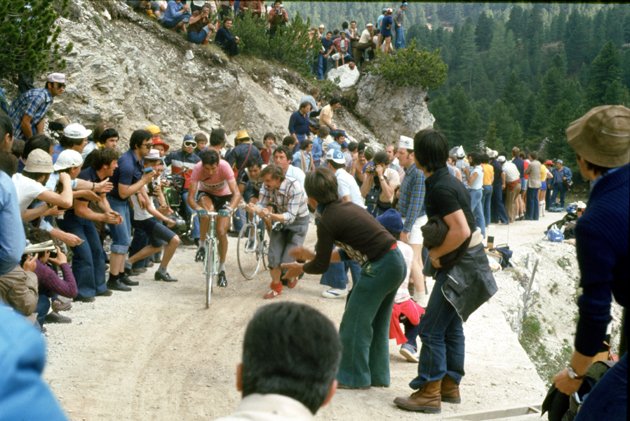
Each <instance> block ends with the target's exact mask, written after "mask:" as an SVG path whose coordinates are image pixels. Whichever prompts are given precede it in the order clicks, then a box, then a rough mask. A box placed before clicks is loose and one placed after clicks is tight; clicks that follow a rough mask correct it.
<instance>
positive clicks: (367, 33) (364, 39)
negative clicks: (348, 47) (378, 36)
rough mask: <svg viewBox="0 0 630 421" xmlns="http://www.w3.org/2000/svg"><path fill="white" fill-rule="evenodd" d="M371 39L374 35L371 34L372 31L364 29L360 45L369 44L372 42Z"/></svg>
mask: <svg viewBox="0 0 630 421" xmlns="http://www.w3.org/2000/svg"><path fill="white" fill-rule="evenodd" d="M371 38H372V34H370V31H368V30H367V29H364V30H363V32H362V33H361V38H360V39H359V43H361V44H367V43H368V42H370V39H371Z"/></svg>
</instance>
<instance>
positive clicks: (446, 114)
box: [429, 94, 453, 139]
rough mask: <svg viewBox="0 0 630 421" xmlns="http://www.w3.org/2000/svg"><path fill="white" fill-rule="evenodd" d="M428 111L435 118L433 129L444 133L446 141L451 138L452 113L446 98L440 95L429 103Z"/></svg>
mask: <svg viewBox="0 0 630 421" xmlns="http://www.w3.org/2000/svg"><path fill="white" fill-rule="evenodd" d="M429 111H430V112H431V114H433V117H435V124H434V125H433V127H435V128H436V129H437V130H440V131H441V132H442V133H444V136H446V138H447V139H450V138H451V133H452V132H451V125H452V121H453V111H452V109H451V105H450V104H449V102H448V101H447V100H446V97H445V96H444V95H442V94H440V95H439V96H438V97H437V98H436V99H435V101H431V102H430V103H429Z"/></svg>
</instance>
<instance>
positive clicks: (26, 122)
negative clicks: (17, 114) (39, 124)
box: [20, 114, 43, 139]
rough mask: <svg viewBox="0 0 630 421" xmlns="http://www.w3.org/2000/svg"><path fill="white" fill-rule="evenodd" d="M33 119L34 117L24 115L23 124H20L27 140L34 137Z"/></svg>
mask: <svg viewBox="0 0 630 421" xmlns="http://www.w3.org/2000/svg"><path fill="white" fill-rule="evenodd" d="M32 119H33V117H31V116H30V115H28V114H24V117H22V122H21V123H20V126H22V132H23V133H24V138H25V139H28V138H29V137H31V136H33V131H32V130H31V120H32ZM42 121H43V120H42Z"/></svg>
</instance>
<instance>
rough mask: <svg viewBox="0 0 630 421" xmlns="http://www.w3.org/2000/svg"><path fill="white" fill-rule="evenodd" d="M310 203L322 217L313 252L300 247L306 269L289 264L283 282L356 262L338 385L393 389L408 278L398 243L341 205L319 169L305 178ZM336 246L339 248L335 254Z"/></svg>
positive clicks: (330, 179) (352, 207)
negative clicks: (394, 337)
mask: <svg viewBox="0 0 630 421" xmlns="http://www.w3.org/2000/svg"><path fill="white" fill-rule="evenodd" d="M305 188H306V192H307V194H308V202H309V204H310V205H311V206H312V207H313V208H316V209H317V211H318V213H319V214H320V215H321V216H322V217H321V219H320V220H319V223H318V224H317V246H316V249H315V251H312V250H308V249H306V248H304V247H302V246H297V247H296V248H295V249H293V250H291V252H290V254H291V255H292V256H293V257H294V258H295V259H296V260H298V261H299V260H302V261H308V262H307V263H298V262H294V263H285V264H283V265H282V267H283V268H286V269H287V273H286V275H285V276H284V278H285V279H291V278H296V277H298V276H300V275H301V274H302V273H310V274H322V273H324V272H326V271H327V270H328V268H329V266H330V263H331V262H340V261H345V260H350V259H352V260H356V261H357V262H359V264H360V265H361V267H362V270H361V277H360V278H359V280H358V282H357V283H356V285H354V286H353V288H352V292H351V293H350V294H349V298H348V301H347V304H346V310H345V312H344V314H343V318H342V320H341V326H340V328H339V336H340V337H341V343H342V345H343V353H342V356H341V364H340V367H339V374H337V381H338V382H339V387H340V388H343V389H369V388H370V387H371V386H385V387H387V386H389V384H390V375H389V324H390V319H391V314H392V307H393V305H394V297H395V296H396V291H398V287H399V286H400V284H402V282H403V280H404V279H405V275H406V274H407V265H406V264H405V259H404V257H403V255H402V253H401V252H400V250H399V249H398V247H397V245H396V240H395V239H394V237H392V235H391V234H390V233H389V232H387V230H386V229H385V228H384V227H383V226H382V225H381V224H379V223H378V222H377V221H376V219H374V217H372V215H370V214H369V213H368V212H367V211H366V210H365V209H363V208H361V207H360V206H358V205H356V204H354V203H352V202H347V201H344V200H341V199H340V198H339V194H338V186H337V178H336V177H335V174H334V173H333V172H332V171H331V170H329V169H328V168H323V167H319V168H316V169H315V170H314V171H311V172H310V173H308V174H307V175H306V181H305ZM333 245H336V246H337V247H338V248H337V249H336V250H334V251H333Z"/></svg>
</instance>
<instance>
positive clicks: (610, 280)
mask: <svg viewBox="0 0 630 421" xmlns="http://www.w3.org/2000/svg"><path fill="white" fill-rule="evenodd" d="M567 140H568V142H569V146H571V147H572V148H573V150H574V151H575V155H576V160H577V164H578V167H579V168H580V173H581V174H582V177H583V178H584V179H585V180H590V181H592V182H593V184H592V185H591V192H590V195H589V198H588V207H587V208H586V211H585V212H584V214H583V215H582V216H581V217H580V218H579V219H578V221H577V225H576V227H575V240H576V250H577V259H578V264H579V266H580V287H582V291H583V292H582V295H580V297H579V298H578V302H577V304H578V308H579V316H580V317H579V319H578V322H577V332H576V335H575V351H574V352H573V357H572V358H571V364H570V365H569V367H568V368H566V369H564V370H562V371H561V372H559V373H558V374H556V375H555V376H554V378H553V381H554V383H555V385H556V387H557V388H558V390H560V391H561V392H562V393H565V394H567V395H571V394H573V393H575V392H578V390H579V389H580V386H581V385H582V381H583V378H584V375H585V374H586V372H587V370H588V367H589V366H590V365H591V363H592V361H593V356H595V354H597V352H598V351H599V350H600V348H601V346H602V342H603V341H604V337H605V335H606V327H607V326H608V324H609V323H610V321H611V317H610V303H611V301H612V298H613V296H614V298H615V300H616V301H617V302H618V303H619V304H621V305H622V306H623V308H624V310H626V309H627V308H628V286H629V285H630V276H629V275H628V270H627V269H628V244H629V240H628V231H629V229H628V221H630V212H628V202H629V201H630V197H629V194H628V184H629V183H630V165H629V164H628V162H629V161H630V109H628V108H626V107H623V106H619V105H606V106H602V107H597V108H593V109H592V110H591V111H589V112H588V113H586V115H584V116H583V117H582V118H580V119H579V120H576V121H574V122H573V123H571V125H570V126H569V128H568V129H567ZM624 314H625V313H624ZM623 331H624V333H626V334H627V325H626V323H625V318H624V325H623ZM581 397H582V396H581ZM627 402H628V355H627V354H626V355H624V356H623V357H621V359H620V360H619V361H618V362H617V363H616V364H615V365H614V366H613V367H612V368H610V369H609V370H608V371H606V374H604V376H603V377H602V378H601V379H600V380H599V382H597V384H596V385H595V387H594V388H593V389H591V391H590V392H589V393H588V395H587V396H586V399H585V400H584V403H583V404H582V406H581V408H580V410H579V412H578V414H577V417H576V418H575V420H576V421H584V420H604V419H605V420H610V421H616V420H625V419H627V415H628V403H627Z"/></svg>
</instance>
